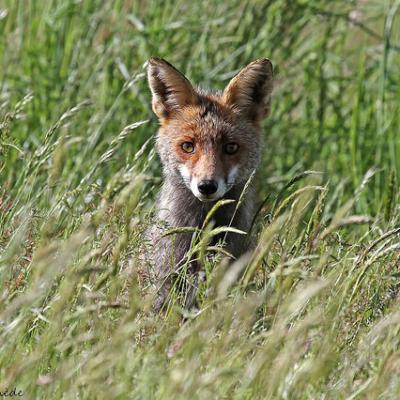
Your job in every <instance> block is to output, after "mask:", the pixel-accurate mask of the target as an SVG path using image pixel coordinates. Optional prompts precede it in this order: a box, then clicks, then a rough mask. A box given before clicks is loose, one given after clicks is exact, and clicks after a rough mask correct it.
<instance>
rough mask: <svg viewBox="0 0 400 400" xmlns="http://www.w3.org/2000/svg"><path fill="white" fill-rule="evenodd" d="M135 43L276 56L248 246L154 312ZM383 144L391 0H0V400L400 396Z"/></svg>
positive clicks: (149, 144)
mask: <svg viewBox="0 0 400 400" xmlns="http://www.w3.org/2000/svg"><path fill="white" fill-rule="evenodd" d="M150 56H160V57H164V58H166V59H167V60H169V61H170V62H171V63H173V64H174V65H176V66H177V67H178V68H179V69H180V70H182V71H183V72H184V73H185V74H186V75H187V76H188V77H189V78H190V79H191V81H193V82H196V83H198V84H199V85H201V86H205V87H214V88H223V87H224V86H225V85H226V83H227V82H228V81H229V79H230V78H231V77H232V76H234V75H235V73H236V72H237V71H238V70H239V69H240V68H241V67H242V66H243V65H245V64H246V63H248V62H250V61H251V60H253V59H256V58H261V57H268V58H269V59H271V60H272V62H273V64H274V66H275V89H274V93H273V102H272V113H271V116H270V117H269V118H268V119H267V120H266V121H265V123H264V126H263V132H264V142H265V145H264V153H263V154H264V156H263V159H262V163H261V165H260V168H259V170H258V172H257V174H256V175H255V177H254V180H255V183H256V186H257V205H258V214H257V215H256V217H255V220H254V229H253V234H254V239H253V240H254V243H253V244H254V249H253V250H252V252H251V253H250V254H248V255H247V256H246V257H244V258H241V259H239V260H236V261H234V262H233V263H231V264H228V262H227V260H226V259H225V258H224V257H217V259H214V260H208V259H207V261H206V281H205V283H204V284H203V285H202V287H201V289H200V291H199V295H198V297H199V301H198V303H199V308H198V310H192V311H188V310H184V309H182V308H181V307H180V306H179V304H178V303H177V302H174V299H172V301H171V304H170V306H169V308H168V311H167V312H166V313H165V314H164V315H162V316H156V315H154V314H152V313H151V309H150V308H151V299H150V298H149V297H148V296H145V295H144V293H143V288H142V287H141V286H140V284H139V282H138V277H137V266H138V249H139V244H140V241H141V233H142V232H143V230H144V229H145V228H146V226H147V225H148V224H150V223H151V215H152V211H153V210H154V204H155V200H156V195H157V192H158V190H159V188H160V184H161V179H162V175H161V168H160V162H159V160H158V158H157V155H156V154H155V149H154V137H155V134H156V131H157V124H158V122H157V120H156V118H155V116H154V114H153V113H152V111H151V104H150V103H151V99H150V92H149V89H148V86H147V82H146V60H147V59H148V58H149V57H150ZM399 152H400V2H399V1H398V0H375V1H373V0H331V1H328V0H309V1H307V0H295V1H292V0H232V1H229V2H222V1H211V0H210V1H200V0H195V1H192V2H188V1H183V0H176V1H170V0H166V1H161V0H143V1H136V0H116V1H100V0H82V1H79V0H64V1H58V0H48V1H39V0H36V1H35V0H25V1H23V0H19V1H16V0H0V285H1V290H0V395H1V397H4V396H5V393H6V392H7V391H8V393H9V392H10V391H12V390H13V389H15V390H16V391H21V394H22V397H20V398H26V399H229V400H230V399H249V400H250V399H335V400H336V399H348V400H355V399H385V400H386V399H399V398H400V379H399V376H400V311H399V299H400V297H399V296H400V294H399V291H400V240H399V239H400V218H399V211H400V202H399V200H400V194H399V186H398V181H399V171H400V158H399V154H400V153H399ZM209 235H210V230H207V229H206V231H205V232H204V234H202V235H200V236H199V247H200V249H201V250H202V254H201V256H202V257H204V259H205V254H204V253H205V251H204V250H205V248H206V246H207V239H208V238H209Z"/></svg>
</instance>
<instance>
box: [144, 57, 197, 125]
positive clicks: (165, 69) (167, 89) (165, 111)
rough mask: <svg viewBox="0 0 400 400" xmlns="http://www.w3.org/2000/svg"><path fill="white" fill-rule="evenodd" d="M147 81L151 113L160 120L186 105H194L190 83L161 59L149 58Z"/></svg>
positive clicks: (194, 99) (193, 94)
mask: <svg viewBox="0 0 400 400" xmlns="http://www.w3.org/2000/svg"><path fill="white" fill-rule="evenodd" d="M147 79H148V81H149V86H150V90H151V93H152V95H153V99H152V106H153V111H154V113H155V114H156V115H157V117H158V118H159V119H161V120H162V119H166V118H168V117H169V116H171V115H172V114H174V113H175V112H177V111H179V109H181V108H182V107H184V106H186V105H190V104H195V103H196V94H195V91H194V89H193V87H192V85H191V84H190V82H189V81H188V80H187V79H186V77H185V76H184V75H183V74H181V73H180V72H179V71H178V70H177V69H176V68H175V67H173V66H172V65H171V64H170V63H169V62H167V61H165V60H163V59H162V58H150V60H149V66H148V72H147Z"/></svg>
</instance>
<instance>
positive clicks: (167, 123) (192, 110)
mask: <svg viewBox="0 0 400 400" xmlns="http://www.w3.org/2000/svg"><path fill="white" fill-rule="evenodd" d="M272 76H273V73H272V65H271V63H270V61H269V60H267V59H261V60H256V61H254V62H252V63H250V64H249V65H248V66H247V67H245V68H244V69H242V70H241V71H240V72H239V74H238V75H236V76H235V77H234V78H233V79H232V80H231V81H230V83H229V84H228V86H227V87H226V88H225V89H224V90H223V91H204V90H202V89H198V88H196V89H195V88H194V87H193V86H192V85H191V83H190V82H189V81H188V80H187V78H186V77H185V76H184V75H183V74H181V73H180V72H179V71H178V70H176V69H175V68H174V67H173V66H172V65H171V64H169V63H168V62H167V61H165V60H162V59H159V58H152V59H150V60H149V68H148V80H149V85H150V89H151V92H152V95H153V99H152V106H153V110H154V112H155V114H156V115H157V117H158V119H159V121H160V129H159V132H158V135H157V150H158V153H159V155H160V158H161V161H162V164H163V168H164V174H165V176H166V177H169V176H174V177H176V178H178V181H180V182H181V183H182V184H184V185H185V186H186V187H187V188H188V189H189V190H191V192H192V193H193V195H194V196H195V197H197V198H198V199H199V200H200V201H203V202H207V201H216V200H218V199H220V198H222V197H224V196H225V195H226V194H227V193H228V192H229V190H231V189H232V188H233V187H234V186H235V185H238V184H243V183H244V182H245V181H246V180H247V179H248V178H249V176H250V174H251V173H252V172H253V170H254V169H255V168H256V167H257V165H258V162H259V158H260V154H261V129H260V123H261V121H262V119H263V118H264V117H265V116H267V115H268V113H269V109H270V96H271V91H272Z"/></svg>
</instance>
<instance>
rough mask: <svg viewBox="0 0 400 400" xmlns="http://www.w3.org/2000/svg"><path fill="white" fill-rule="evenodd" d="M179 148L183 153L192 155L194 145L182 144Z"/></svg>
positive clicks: (190, 143) (189, 143)
mask: <svg viewBox="0 0 400 400" xmlns="http://www.w3.org/2000/svg"><path fill="white" fill-rule="evenodd" d="M181 148H182V150H183V151H184V152H185V153H193V152H194V143H192V142H183V143H182V144H181Z"/></svg>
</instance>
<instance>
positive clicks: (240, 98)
mask: <svg viewBox="0 0 400 400" xmlns="http://www.w3.org/2000/svg"><path fill="white" fill-rule="evenodd" d="M272 82H273V68H272V64H271V62H270V61H269V60H267V59H266V58H264V59H260V60H256V61H253V62H252V63H250V64H249V65H247V66H246V67H244V68H243V69H242V70H241V71H240V72H239V73H238V74H237V75H236V76H235V77H234V78H233V79H232V80H231V81H230V82H229V84H228V86H227V87H226V88H225V90H224V93H223V101H224V102H225V104H227V105H228V106H230V107H232V108H233V109H235V110H237V111H238V112H239V113H240V114H242V115H243V116H244V117H245V118H248V119H249V120H250V121H251V122H254V123H258V122H260V121H261V120H262V119H263V118H264V117H266V116H267V115H268V114H269V112H270V104H271V93H272Z"/></svg>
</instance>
